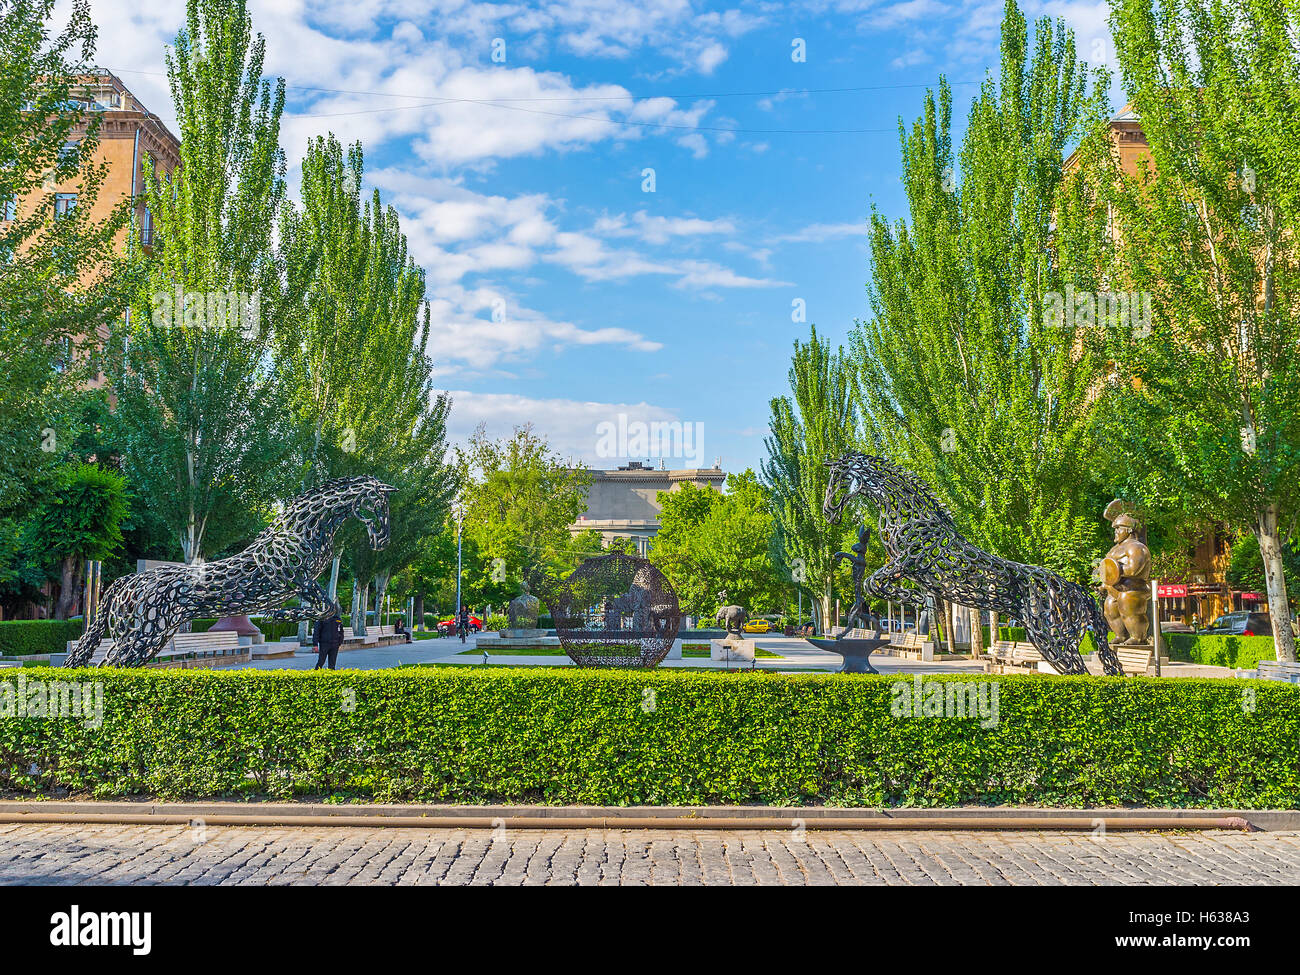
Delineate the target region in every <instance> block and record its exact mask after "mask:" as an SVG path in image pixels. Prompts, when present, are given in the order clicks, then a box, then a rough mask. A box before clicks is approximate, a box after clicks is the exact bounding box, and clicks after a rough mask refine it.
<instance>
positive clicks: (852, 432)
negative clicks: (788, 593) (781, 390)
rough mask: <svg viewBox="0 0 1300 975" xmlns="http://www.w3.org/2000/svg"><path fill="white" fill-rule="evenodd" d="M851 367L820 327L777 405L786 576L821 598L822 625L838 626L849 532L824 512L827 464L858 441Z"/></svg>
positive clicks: (775, 484)
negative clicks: (834, 618) (839, 579)
mask: <svg viewBox="0 0 1300 975" xmlns="http://www.w3.org/2000/svg"><path fill="white" fill-rule="evenodd" d="M850 373H851V367H850V365H849V363H848V361H847V360H846V357H845V355H844V350H843V348H840V347H836V348H835V349H833V350H832V348H831V346H830V344H829V343H828V342H827V341H826V340H825V339H824V338H822V337H821V336H819V335H818V334H817V329H816V327H815V326H814V327H813V328H812V329H811V332H810V335H809V338H808V341H807V342H799V341H796V342H795V343H794V355H793V358H792V362H791V365H790V395H789V396H778V397H776V398H775V399H773V400H772V402H771V413H772V416H771V420H770V421H769V424H768V428H769V430H770V433H769V435H768V436H767V437H765V438H764V441H763V442H764V445H765V446H766V448H767V459H766V460H765V461H763V463H762V476H763V483H764V484H765V485H766V487H767V488H768V490H769V491H770V492H771V504H772V515H773V519H774V521H775V525H776V537H777V544H778V551H779V552H780V553H781V556H782V558H783V562H784V574H785V576H786V577H787V578H789V579H790V580H791V581H792V582H794V583H795V584H796V585H798V586H801V587H803V588H804V589H805V590H806V591H807V592H808V594H809V596H810V598H811V599H812V600H813V603H812V605H813V607H814V609H815V611H816V613H817V621H818V623H819V624H820V627H821V628H825V627H826V626H828V625H829V624H830V621H831V604H832V602H833V600H834V593H835V564H834V562H833V561H832V560H833V558H834V555H835V553H836V552H837V551H842V550H843V549H844V546H843V541H844V531H845V529H844V528H843V527H840V526H835V525H828V524H827V523H826V518H825V516H824V515H823V514H822V505H823V503H824V501H825V498H826V486H827V484H828V483H829V473H828V469H827V467H826V462H827V461H830V460H834V459H835V458H837V457H839V456H840V455H842V454H843V453H844V452H845V451H847V450H850V449H852V448H853V447H855V446H856V445H857V443H858V438H859V430H858V411H857V408H856V405H855V403H854V400H853V396H852V390H851V382H852V379H851V375H850Z"/></svg>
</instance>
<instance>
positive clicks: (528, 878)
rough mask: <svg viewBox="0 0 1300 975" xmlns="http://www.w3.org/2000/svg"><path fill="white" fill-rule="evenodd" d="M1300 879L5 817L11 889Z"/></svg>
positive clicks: (1036, 845) (1038, 861) (789, 839)
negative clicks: (20, 821)
mask: <svg viewBox="0 0 1300 975" xmlns="http://www.w3.org/2000/svg"><path fill="white" fill-rule="evenodd" d="M77 883H100V884H202V885H213V884H222V885H239V884H249V885H287V884H306V885H317V884H325V885H336V884H338V885H342V884H348V885H377V886H387V885H405V884H447V885H470V884H472V885H486V884H493V885H531V884H554V885H565V886H574V885H588V884H601V885H638V886H640V885H670V886H672V885H690V886H700V885H711V886H733V885H734V886H741V885H743V886H752V885H789V886H805V885H845V886H852V885H863V884H876V885H927V886H929V885H936V884H941V885H979V886H990V885H995V886H1001V885H1026V886H1056V885H1138V886H1147V885H1217V884H1291V885H1294V884H1298V883H1300V833H1297V832H1265V833H1239V832H1196V833H1115V832H1111V833H1107V834H1105V835H1104V836H1097V837H1094V836H1092V835H1090V834H1089V833H1086V832H1084V833H1054V832H974V831H969V832H939V831H923V832H902V831H900V832H883V831H849V830H822V831H819V830H803V829H791V830H736V831H723V830H636V829H575V830H529V829H521V830H509V829H505V828H500V829H495V830H465V829H383V828H353V827H317V828H291V827H270V828H263V827H213V826H204V825H202V824H198V823H196V824H193V825H191V826H126V825H102V824H84V823H78V824H62V823H60V824H49V825H41V826H37V825H26V824H24V825H8V826H0V884H4V885H12V884H77Z"/></svg>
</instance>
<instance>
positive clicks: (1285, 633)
mask: <svg viewBox="0 0 1300 975" xmlns="http://www.w3.org/2000/svg"><path fill="white" fill-rule="evenodd" d="M1255 538H1256V540H1257V541H1258V542H1259V554H1260V558H1261V559H1263V561H1264V584H1265V586H1266V587H1267V589H1268V611H1269V615H1270V616H1271V617H1272V618H1273V643H1274V645H1275V646H1276V647H1277V659H1278V660H1285V661H1289V662H1292V663H1294V662H1295V636H1294V635H1293V634H1292V633H1291V601H1290V600H1289V599H1288V598H1287V591H1286V576H1285V575H1284V574H1283V572H1282V541H1281V537H1280V536H1279V534H1278V530H1277V505H1276V504H1270V505H1268V506H1266V507H1265V508H1264V509H1263V510H1262V511H1260V512H1259V516H1258V518H1257V519H1256V522H1255Z"/></svg>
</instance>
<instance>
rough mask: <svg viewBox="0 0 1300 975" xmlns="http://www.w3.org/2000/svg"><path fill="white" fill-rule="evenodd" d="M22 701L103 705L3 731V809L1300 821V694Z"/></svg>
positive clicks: (261, 680) (236, 693) (1230, 684)
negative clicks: (904, 810) (1088, 810)
mask: <svg viewBox="0 0 1300 975" xmlns="http://www.w3.org/2000/svg"><path fill="white" fill-rule="evenodd" d="M22 677H24V678H25V679H26V681H27V682H28V687H29V688H30V686H31V683H30V682H32V681H33V680H37V679H39V680H45V681H52V680H56V679H63V680H68V679H78V680H87V681H102V682H103V723H102V725H101V726H100V727H97V728H96V727H93V726H91V725H93V724H94V722H87V721H85V720H84V719H77V718H60V719H57V720H51V719H42V718H31V717H27V718H12V717H9V718H4V719H0V789H7V790H10V791H11V792H18V793H36V792H41V793H46V794H48V793H49V792H50V791H51V790H55V789H67V790H70V791H71V792H72V793H74V794H85V793H90V794H93V795H95V796H97V797H101V798H111V797H117V796H156V797H159V798H164V799H182V798H210V797H219V796H226V797H230V796H239V795H248V796H271V797H277V798H290V797H294V796H305V795H311V796H322V795H326V796H335V797H339V798H351V797H355V798H364V799H373V800H377V801H382V802H395V801H424V802H463V803H480V802H532V803H554V804H560V803H591V804H612V805H629V804H640V803H649V804H670V805H686V804H697V803H770V804H783V803H791V804H819V803H826V804H833V805H849V806H893V805H910V806H948V805H958V804H969V803H976V804H1011V805H1047V806H1056V805H1071V806H1119V805H1129V804H1133V805H1146V806H1226V807H1247V808H1249V807H1254V808H1258V807H1283V808H1295V807H1296V806H1297V804H1298V803H1300V751H1297V749H1296V742H1297V741H1298V740H1300V692H1297V689H1296V688H1295V687H1293V686H1291V685H1288V684H1282V683H1277V682H1268V681H1241V680H1154V679H1143V678H1127V679H1124V678H1092V677H1088V678H1071V677H1049V676H1037V675H1025V676H1006V677H998V678H986V677H983V676H982V675H981V676H979V677H974V676H973V675H972V676H966V675H946V676H933V677H929V678H927V679H926V685H927V686H929V685H931V684H933V685H937V686H939V687H940V689H941V690H940V693H944V692H945V690H946V688H947V687H948V685H952V684H956V685H965V684H970V683H973V682H978V681H988V682H990V684H992V685H993V686H996V688H997V692H998V698H997V700H998V709H997V715H998V720H997V722H996V724H995V725H993V726H991V727H982V726H981V724H982V723H981V721H980V720H978V719H964V718H956V717H952V718H942V717H911V716H907V717H895V716H894V715H893V713H892V710H891V703H892V702H893V701H894V700H895V695H896V694H898V693H901V688H900V689H899V690H898V691H895V690H894V688H895V687H897V686H898V685H900V684H907V685H909V686H910V687H915V686H916V685H915V684H913V683H912V680H911V679H910V678H892V677H884V676H869V675H868V676H854V675H840V674H764V673H762V672H758V673H745V674H722V673H709V672H687V673H682V672H676V673H674V672H671V671H667V672H666V671H652V672H645V671H631V672H609V671H577V670H575V671H559V670H548V671H539V670H535V669H528V668H518V669H513V668H495V667H493V668H488V669H478V668H475V669H468V668H466V669H461V668H442V669H427V670H415V669H411V670H400V671H338V672H333V673H310V672H291V671H236V672H213V671H184V670H183V671H143V670H82V671H70V670H52V669H46V668H38V669H29V670H24V671H23V672H22ZM16 680H17V678H10V677H8V676H7V675H0V710H2V709H3V708H4V706H5V700H6V698H5V693H6V692H5V690H4V684H5V683H10V684H12V683H13V682H15V681H16ZM916 680H920V678H919V677H918V678H916ZM984 693H985V694H986V695H990V694H991V689H990V688H986V689H985V691H984ZM6 713H12V710H10V711H9V712H6ZM908 713H909V714H910V712H908ZM985 723H987V722H985ZM33 769H34V771H33Z"/></svg>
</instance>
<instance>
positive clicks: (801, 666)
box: [223, 635, 984, 674]
mask: <svg viewBox="0 0 1300 975" xmlns="http://www.w3.org/2000/svg"><path fill="white" fill-rule="evenodd" d="M756 642H757V644H758V646H759V647H760V648H762V649H763V650H771V651H772V652H773V653H779V654H781V656H780V657H779V658H775V657H760V658H758V659H757V660H756V661H755V665H756V667H755V669H757V670H784V671H804V670H810V671H833V670H839V669H840V666H841V665H842V664H843V663H844V660H843V658H842V657H840V656H839V655H838V654H835V653H828V652H826V651H824V650H818V649H817V648H816V647H814V646H812V645H811V644H809V643H807V642H806V641H804V640H801V639H799V638H798V637H786V636H758V637H757V638H756ZM477 648H478V644H477V642H476V637H475V636H474V635H471V636H470V637H469V638H468V639H467V640H466V642H465V643H461V642H460V640H458V639H456V638H455V637H441V638H435V639H431V640H417V641H416V642H415V643H407V644H404V645H399V646H392V647H374V648H372V649H365V650H344V651H342V652H341V653H340V654H339V668H340V669H342V668H345V667H346V668H353V669H357V670H378V669H382V668H385V667H396V666H398V665H399V664H422V663H438V664H455V665H457V666H465V667H474V666H479V667H481V666H482V665H483V656H482V654H479V653H473V654H468V655H467V654H464V653H462V652H461V651H463V650H477ZM871 662H872V665H873V666H874V667H875V668H876V669H877V670H879V671H880V672H881V673H882V674H896V673H909V674H910V673H973V674H978V673H982V672H983V669H984V668H983V666H982V665H981V664H978V663H976V662H975V661H972V660H954V661H943V662H935V663H920V662H919V661H913V660H904V659H903V658H902V657H888V656H883V655H879V654H876V655H873V656H872V658H871ZM314 666H316V654H315V653H312V652H299V653H296V654H294V656H292V657H279V658H276V659H274V660H254V661H252V662H251V663H246V664H236V665H234V666H231V667H227V668H223V669H226V670H247V669H253V670H310V669H311V668H312V667H314ZM488 666H490V667H531V666H548V667H572V666H575V665H574V663H573V661H571V660H570V659H569V658H568V657H566V656H564V655H563V654H559V655H553V656H552V655H547V656H536V657H533V656H508V655H505V654H502V655H500V656H491V655H489V657H488ZM659 666H660V667H666V668H676V667H706V668H710V669H718V670H725V669H728V668H730V669H735V668H736V666H737V665H736V664H728V663H723V662H722V661H714V660H709V659H708V658H707V657H684V658H683V659H681V660H665V661H664V662H663V663H662V664H660V665H659Z"/></svg>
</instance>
